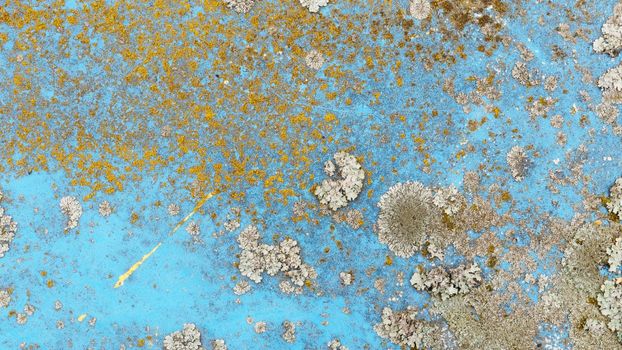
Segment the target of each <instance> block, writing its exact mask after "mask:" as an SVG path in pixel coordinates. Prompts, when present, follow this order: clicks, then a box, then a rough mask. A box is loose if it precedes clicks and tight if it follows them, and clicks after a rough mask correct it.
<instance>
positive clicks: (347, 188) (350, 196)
mask: <svg viewBox="0 0 622 350" xmlns="http://www.w3.org/2000/svg"><path fill="white" fill-rule="evenodd" d="M334 158H335V163H336V164H337V167H338V173H339V177H338V178H336V179H333V178H328V179H325V180H324V181H322V183H321V184H319V185H318V186H317V187H316V188H315V191H314V194H315V196H316V197H317V198H318V200H319V201H320V203H321V204H324V205H327V206H328V207H329V208H330V209H331V210H333V211H335V210H337V209H339V208H342V207H345V206H346V205H347V204H348V202H351V201H353V200H355V199H356V198H357V197H358V195H359V193H360V192H361V190H362V189H363V180H364V179H365V171H363V169H361V165H360V164H359V162H358V161H357V160H356V158H355V157H354V156H352V155H350V154H349V153H347V152H337V153H336V154H335V156H334ZM325 171H326V174H327V175H328V176H331V174H334V170H333V171H330V167H326V166H325Z"/></svg>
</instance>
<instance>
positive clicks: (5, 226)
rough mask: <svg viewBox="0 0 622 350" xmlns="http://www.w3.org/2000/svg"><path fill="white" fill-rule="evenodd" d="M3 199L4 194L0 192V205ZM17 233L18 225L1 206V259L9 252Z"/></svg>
mask: <svg viewBox="0 0 622 350" xmlns="http://www.w3.org/2000/svg"><path fill="white" fill-rule="evenodd" d="M2 198H3V194H2V191H0V204H1V203H2ZM15 232H17V223H16V222H15V221H13V218H12V217H10V216H9V215H7V214H6V213H5V210H4V207H2V206H0V258H2V257H3V256H4V254H5V253H6V252H8V251H9V249H10V247H11V242H12V241H13V238H14V237H15Z"/></svg>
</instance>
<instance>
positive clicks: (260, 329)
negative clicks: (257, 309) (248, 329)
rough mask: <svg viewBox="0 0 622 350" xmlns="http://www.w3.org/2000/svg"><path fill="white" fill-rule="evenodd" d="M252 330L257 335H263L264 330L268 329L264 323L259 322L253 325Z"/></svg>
mask: <svg viewBox="0 0 622 350" xmlns="http://www.w3.org/2000/svg"><path fill="white" fill-rule="evenodd" d="M254 329H255V333H257V334H261V333H265V332H266V330H267V329H268V325H267V323H266V322H263V321H259V322H257V323H255V327H254Z"/></svg>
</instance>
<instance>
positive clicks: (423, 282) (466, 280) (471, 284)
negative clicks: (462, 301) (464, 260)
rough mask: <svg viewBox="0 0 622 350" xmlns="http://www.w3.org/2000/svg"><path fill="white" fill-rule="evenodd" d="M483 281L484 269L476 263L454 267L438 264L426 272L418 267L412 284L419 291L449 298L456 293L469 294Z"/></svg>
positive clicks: (412, 278)
mask: <svg viewBox="0 0 622 350" xmlns="http://www.w3.org/2000/svg"><path fill="white" fill-rule="evenodd" d="M481 282H482V270H481V269H480V268H479V266H477V265H476V264H471V265H469V266H467V265H460V266H458V267H456V268H453V269H446V268H445V267H442V266H438V267H435V268H433V269H432V270H430V271H429V272H425V271H424V270H423V269H418V270H417V271H416V272H415V273H414V274H413V275H412V277H411V279H410V284H411V285H412V286H413V287H415V289H417V290H419V291H427V292H429V293H430V294H431V295H433V296H437V297H440V298H441V300H447V299H449V298H451V297H452V296H454V295H458V294H467V293H469V292H470V291H471V290H472V289H473V288H475V287H477V286H479V285H480V283H481Z"/></svg>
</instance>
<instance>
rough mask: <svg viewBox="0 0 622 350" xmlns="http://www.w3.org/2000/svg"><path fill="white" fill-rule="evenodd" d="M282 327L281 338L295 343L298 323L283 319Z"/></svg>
mask: <svg viewBox="0 0 622 350" xmlns="http://www.w3.org/2000/svg"><path fill="white" fill-rule="evenodd" d="M282 327H283V333H281V338H283V340H285V341H286V342H288V343H294V342H295V341H296V325H295V324H294V323H293V322H290V321H283V324H282Z"/></svg>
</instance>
